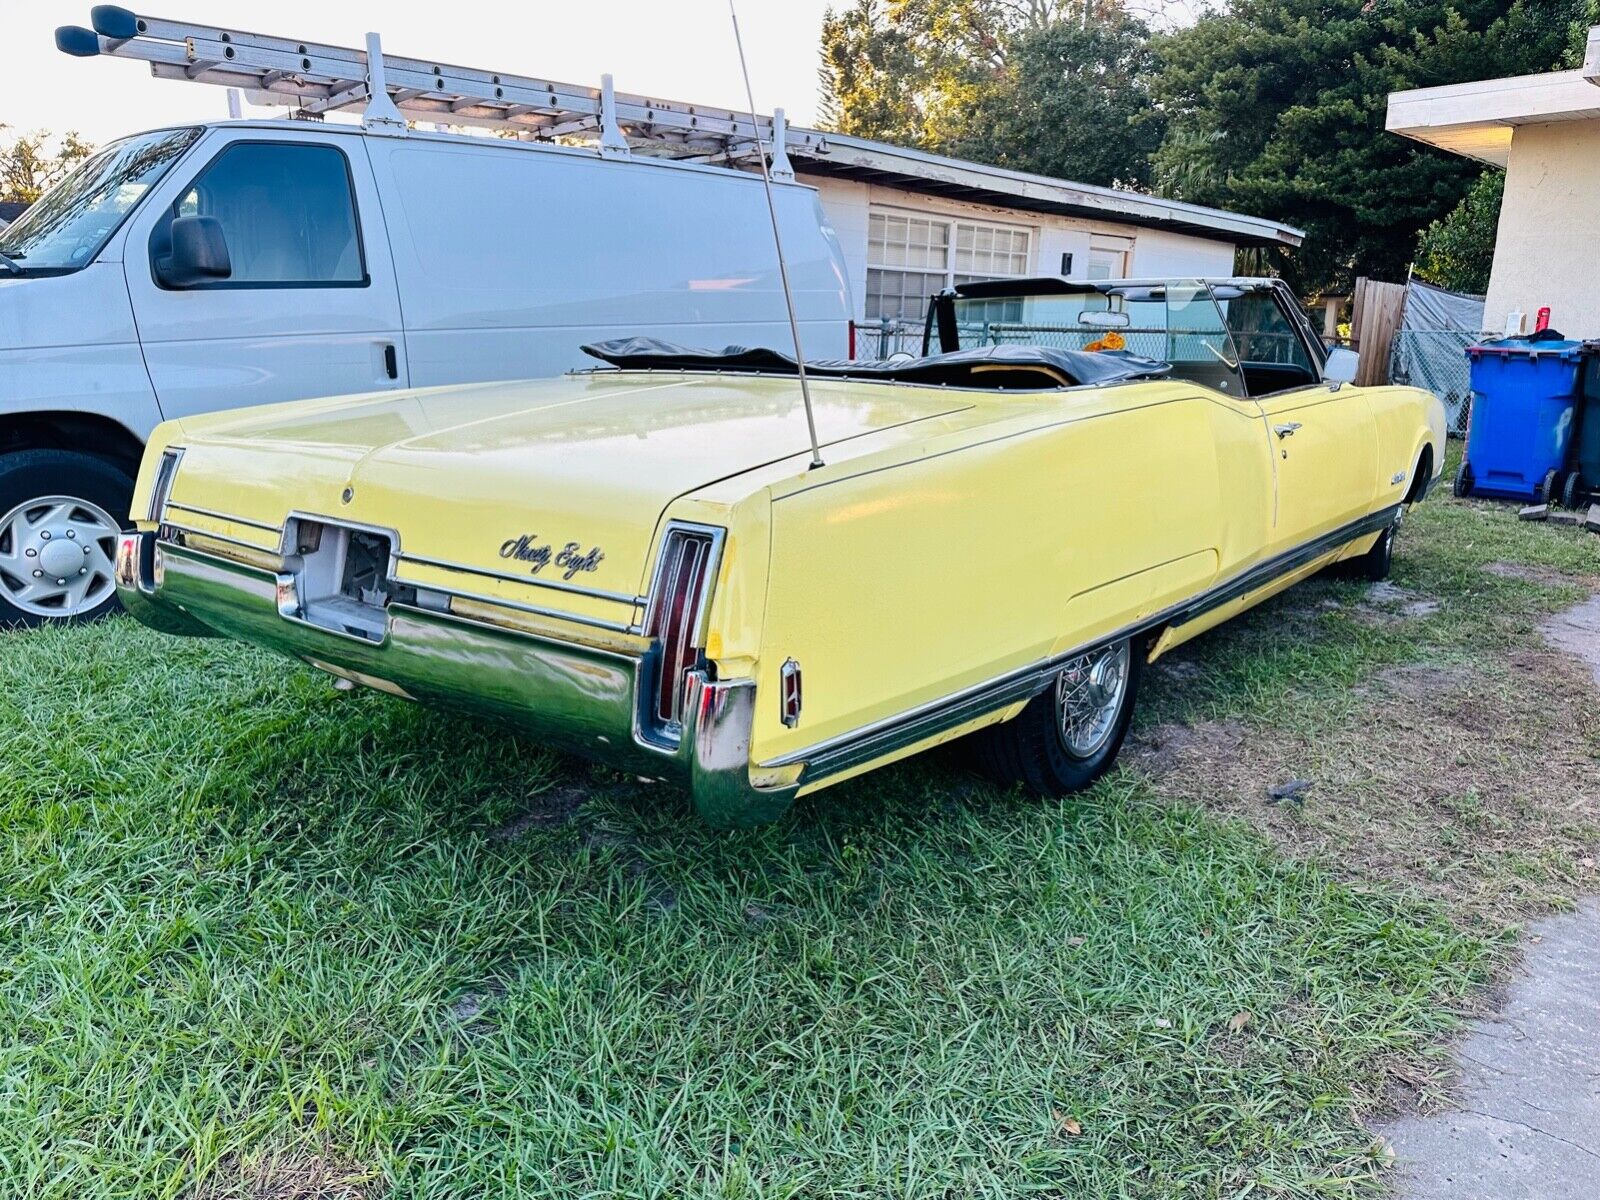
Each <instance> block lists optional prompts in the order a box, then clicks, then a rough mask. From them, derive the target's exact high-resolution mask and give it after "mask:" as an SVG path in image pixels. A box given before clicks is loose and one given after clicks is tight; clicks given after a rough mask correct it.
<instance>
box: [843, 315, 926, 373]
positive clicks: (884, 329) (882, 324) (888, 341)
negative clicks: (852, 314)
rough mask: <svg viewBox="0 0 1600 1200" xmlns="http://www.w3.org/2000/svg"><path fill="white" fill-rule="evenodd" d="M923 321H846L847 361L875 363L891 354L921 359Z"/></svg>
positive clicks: (888, 318)
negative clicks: (848, 340) (907, 355)
mask: <svg viewBox="0 0 1600 1200" xmlns="http://www.w3.org/2000/svg"><path fill="white" fill-rule="evenodd" d="M926 328H927V324H926V322H924V321H897V320H895V319H894V318H893V317H884V318H882V319H877V320H871V321H851V322H850V358H851V360H852V361H854V362H878V361H881V360H883V359H885V358H888V357H890V356H891V355H895V354H911V355H915V356H916V357H918V358H920V357H921V356H922V335H923V331H924V330H925V329H926Z"/></svg>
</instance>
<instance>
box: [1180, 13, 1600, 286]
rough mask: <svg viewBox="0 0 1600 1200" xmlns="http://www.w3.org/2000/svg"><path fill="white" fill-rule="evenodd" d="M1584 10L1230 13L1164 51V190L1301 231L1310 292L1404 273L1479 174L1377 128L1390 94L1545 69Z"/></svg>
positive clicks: (1300, 256) (1300, 265)
mask: <svg viewBox="0 0 1600 1200" xmlns="http://www.w3.org/2000/svg"><path fill="white" fill-rule="evenodd" d="M1587 9H1588V0H1510V2H1507V0H1405V2H1403V3H1402V2H1401V0H1232V3H1231V4H1230V5H1228V7H1227V8H1226V9H1225V10H1223V11H1220V12H1218V13H1216V14H1214V15H1210V16H1206V17H1202V18H1201V19H1200V20H1199V21H1197V22H1196V23H1195V24H1194V25H1193V26H1191V27H1190V28H1187V29H1183V30H1179V31H1177V32H1175V33H1173V34H1171V35H1169V36H1167V37H1165V38H1163V39H1161V41H1160V43H1159V45H1158V47H1157V49H1158V53H1159V55H1160V58H1161V67H1160V70H1159V72H1158V74H1157V77H1156V81H1155V84H1154V90H1155V93H1156V96H1157V98H1158V99H1159V101H1160V102H1161V103H1162V104H1163V105H1164V106H1165V107H1166V108H1167V110H1168V116H1169V120H1170V122H1171V124H1170V128H1169V132H1168V135H1167V139H1166V142H1165V143H1164V144H1163V146H1162V148H1161V150H1160V151H1159V152H1158V153H1157V155H1156V167H1157V177H1158V181H1159V183H1160V185H1161V187H1162V189H1163V190H1165V191H1167V192H1169V193H1170V194H1173V195H1176V196H1179V197H1181V198H1182V199H1185V200H1190V201H1194V202H1196V203H1200V204H1211V205H1217V206H1220V207H1226V208H1233V209H1238V210H1241V211H1244V212H1249V213H1253V214H1255V215H1258V216H1264V217H1270V218H1273V219H1275V220H1281V221H1286V222H1288V223H1290V224H1292V225H1296V226H1299V227H1300V228H1303V229H1304V230H1305V231H1306V233H1307V238H1306V244H1305V246H1304V247H1302V248H1301V250H1300V251H1298V252H1297V253H1296V254H1295V255H1294V256H1293V259H1292V260H1290V261H1287V262H1285V263H1284V264H1283V265H1284V267H1285V268H1286V270H1285V273H1286V274H1287V275H1289V276H1290V277H1291V278H1292V279H1294V280H1295V282H1296V283H1297V284H1298V285H1299V287H1300V289H1301V290H1302V291H1305V292H1316V291H1322V290H1330V291H1344V290H1347V289H1348V288H1349V287H1350V285H1351V282H1352V280H1353V279H1354V277H1355V276H1356V275H1358V274H1360V275H1370V276H1376V277H1378V278H1388V279H1395V278H1399V277H1400V276H1402V275H1403V274H1404V273H1405V269H1406V266H1407V264H1408V263H1409V261H1410V259H1411V254H1412V250H1413V247H1414V246H1415V244H1416V235H1417V231H1418V230H1420V229H1422V228H1425V227H1426V226H1427V225H1428V224H1429V223H1430V222H1432V221H1435V220H1438V219H1440V218H1442V217H1444V216H1445V215H1446V214H1447V213H1448V212H1450V210H1451V209H1452V208H1454V207H1455V206H1456V204H1457V203H1458V202H1459V201H1460V200H1461V198H1462V197H1463V195H1465V193H1466V191H1467V189H1468V188H1469V187H1470V185H1471V183H1472V180H1473V179H1474V178H1475V174H1476V173H1475V171H1474V169H1473V167H1472V166H1471V164H1470V163H1468V162H1466V161H1465V160H1462V159H1459V158H1454V157H1452V156H1449V155H1446V154H1442V153H1439V152H1437V151H1433V150H1430V149H1427V148H1425V147H1422V146H1420V145H1417V144H1415V143H1412V142H1409V141H1406V140H1404V139H1402V138H1398V137H1396V136H1394V135H1393V134H1390V133H1387V132H1386V131H1385V129H1384V117H1385V114H1386V111H1387V105H1388V96H1389V93H1390V92H1392V91H1396V90H1402V89H1406V88H1418V87H1431V86H1435V85H1439V84H1448V83H1456V82H1460V81H1463V80H1469V79H1485V78H1491V77H1494V76H1499V75H1514V74H1520V73H1525V72H1535V71H1543V70H1547V69H1549V68H1551V67H1553V66H1556V65H1558V64H1559V63H1560V62H1561V61H1562V59H1563V56H1564V54H1566V53H1567V51H1568V47H1569V44H1570V37H1571V30H1572V26H1573V23H1574V22H1575V21H1579V20H1581V19H1583V17H1584V15H1585V14H1586V12H1587Z"/></svg>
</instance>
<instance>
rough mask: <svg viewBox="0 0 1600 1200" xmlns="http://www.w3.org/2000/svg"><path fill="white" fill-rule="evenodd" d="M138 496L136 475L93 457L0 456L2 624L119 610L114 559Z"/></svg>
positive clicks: (62, 453) (56, 453) (66, 453)
mask: <svg viewBox="0 0 1600 1200" xmlns="http://www.w3.org/2000/svg"><path fill="white" fill-rule="evenodd" d="M132 499H133V480H132V479H130V478H128V476H127V475H126V474H125V473H124V472H123V471H122V470H121V469H120V468H118V467H116V466H114V465H113V464H111V463H109V462H107V461H106V460H105V459H103V458H97V457H95V456H94V455H92V454H79V453H77V452H75V451H71V450H21V451H18V452H17V453H15V454H6V455H0V628H4V627H14V626H31V625H42V624H44V623H46V622H48V621H92V620H95V619H96V618H98V617H103V616H105V615H106V614H107V613H109V612H112V611H113V610H115V609H116V607H117V593H116V587H115V585H114V583H113V579H112V564H113V562H115V560H116V553H117V534H118V533H119V532H121V530H122V527H123V525H124V518H125V517H126V516H127V513H128V507H129V504H130V503H131V501H132Z"/></svg>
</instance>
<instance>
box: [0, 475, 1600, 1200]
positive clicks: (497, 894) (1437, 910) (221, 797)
mask: <svg viewBox="0 0 1600 1200" xmlns="http://www.w3.org/2000/svg"><path fill="white" fill-rule="evenodd" d="M1597 555H1600V539H1595V538H1593V537H1590V536H1587V535H1583V534H1580V533H1578V532H1576V531H1572V530H1557V529H1548V528H1530V527H1528V526H1525V525H1518V524H1517V523H1516V522H1515V521H1514V519H1513V517H1512V513H1511V511H1510V510H1508V509H1506V508H1503V507H1499V506H1491V505H1482V504H1461V503H1458V502H1454V501H1451V500H1449V499H1434V500H1430V501H1429V502H1428V503H1427V504H1426V505H1424V506H1422V507H1421V508H1419V509H1418V510H1417V511H1416V512H1415V513H1414V514H1413V515H1412V518H1411V519H1410V521H1409V522H1408V524H1407V526H1406V529H1405V531H1404V533H1403V535H1402V540H1401V546H1400V552H1399V557H1398V559H1397V567H1396V577H1397V582H1398V584H1399V585H1400V586H1401V587H1402V588H1403V589H1405V591H1404V592H1403V593H1401V594H1400V595H1399V596H1398V597H1396V596H1389V597H1386V598H1377V599H1375V598H1373V597H1371V596H1370V595H1369V594H1368V593H1367V591H1366V590H1365V588H1364V587H1363V586H1361V585H1358V584H1354V583H1341V582H1322V581H1316V582H1313V583H1311V584H1308V585H1305V586H1302V587H1301V588H1298V589H1296V590H1295V591H1294V592H1292V593H1290V594H1289V595H1287V596H1285V597H1283V598H1281V599H1279V600H1278V601H1275V602H1274V603H1272V604H1270V605H1268V606H1266V607H1265V608H1264V609H1263V610H1261V611H1258V612H1257V613H1255V614H1252V615H1250V616H1249V617H1247V618H1244V619H1242V620H1240V621H1238V622H1235V623H1234V624H1233V625H1232V626H1230V627H1228V628H1227V629H1225V630H1223V631H1219V632H1218V633H1217V634H1215V635H1212V636H1209V637H1207V638H1204V639H1202V640H1201V641H1200V642H1199V643H1198V644H1196V645H1195V646H1193V647H1191V648H1187V649H1185V650H1184V651H1182V652H1180V653H1179V654H1178V655H1176V656H1174V660H1173V663H1172V664H1170V665H1168V666H1167V667H1164V668H1162V669H1159V670H1156V671H1153V672H1151V673H1150V675H1148V676H1147V689H1148V690H1147V692H1146V694H1145V698H1144V705H1143V711H1142V716H1141V721H1140V727H1139V730H1138V734H1137V742H1138V744H1137V745H1136V746H1134V747H1132V748H1131V749H1130V753H1129V756H1128V763H1129V765H1128V766H1127V767H1126V768H1125V769H1123V770H1121V771H1119V772H1118V773H1116V774H1114V775H1113V776H1111V777H1109V778H1108V779H1106V780H1104V781H1103V782H1102V783H1101V784H1100V785H1098V786H1097V787H1096V788H1095V789H1094V790H1092V791H1091V792H1089V793H1088V794H1086V795H1084V796H1082V797H1079V798H1076V799H1074V800H1073V801H1071V802H1068V803H1059V804H1057V803H1040V802H1038V801H1035V800H1031V799H1028V798H1025V797H1023V796H1021V795H1020V794H1012V793H1006V792H1002V791H999V790H996V789H995V788H993V787H991V786H989V785H987V784H985V783H982V782H980V781H979V780H978V779H977V778H975V777H973V776H972V775H970V774H968V773H966V772H965V770H964V769H963V767H962V765H961V762H960V760H959V758H957V757H956V756H955V755H953V754H941V755H934V756H931V757H928V758H926V759H923V760H919V761H915V762H912V763H909V764H907V765H904V766H902V767H899V768H895V769H891V770H888V771H885V772H880V773H878V774H875V775H872V776H868V777H866V778H864V779H861V780H859V781H856V782H854V783H851V784H848V785H844V786H842V787H839V788H836V789H834V790H832V791H829V792H827V793H825V794H824V795H822V796H820V797H817V798H816V799H814V800H811V801H806V802H802V803H800V804H799V805H797V806H796V808H795V810H794V811H793V813H792V814H791V815H790V816H789V817H788V818H787V819H785V820H784V821H783V822H781V823H780V824H778V825H776V826H773V827H770V828H766V829H762V830H758V831H753V832H747V833H737V834H719V833H714V832H711V831H709V830H707V829H705V828H703V827H702V826H700V825H699V824H697V823H696V822H695V821H694V820H693V819H692V817H691V816H690V814H689V812H688V809H687V806H686V804H685V802H684V800H683V798H682V797H681V796H680V795H678V794H677V793H675V792H674V791H672V790H671V789H668V788H665V787H651V786H646V785H641V784H638V783H636V782H634V781H632V780H629V779H627V778H624V777H620V776H617V775H614V774H610V773H606V772H601V771H597V770H595V769H592V768H590V767H589V766H587V765H585V764H583V763H580V762H576V761H574V760H571V759H567V758H563V757H559V756H557V755H554V754H551V753H549V752H547V751H545V750H543V749H541V748H540V747H539V746H538V745H536V744H534V743H533V742H530V741H527V740H523V739H519V738H517V737H515V736H512V735H510V734H508V733H506V732H504V731H501V730H497V729H494V728H485V727H483V726H481V725H478V724H475V723H472V722H470V721H466V720H462V719H459V718H455V717H449V716H444V715H441V714H439V713H436V712H431V711H427V710H424V709H420V708H417V707H414V706H411V705H407V704H405V703H403V702H400V701H397V700H392V699H390V698H387V697H384V696H380V695H375V694H344V693H338V692H335V691H334V690H333V689H332V688H330V687H329V685H328V682H327V681H326V680H325V679H324V678H322V677H319V676H318V675H316V674H315V673H314V672H312V671H310V670H308V669H304V668H300V667H296V666H292V665H290V664H288V663H286V662H283V661H279V660H277V659H274V658H272V657H269V656H267V655H264V654H260V653H256V652H254V651H251V650H247V649H242V648H240V647H236V646H231V645H228V644H226V643H221V642H184V641H177V640H169V639H165V638H162V637H160V636H158V635H156V634H153V633H149V632H146V631H144V630H142V629H141V628H139V627H138V626H136V625H134V624H133V623H131V622H129V621H127V620H126V619H118V620H114V621H109V622H105V623H103V624H100V625H98V626H95V627H92V628H85V629H74V630H65V631H44V632H37V633H27V634H9V635H6V634H0V830H3V832H4V834H5V838H4V842H3V844H0V864H3V870H0V1025H3V1027H4V1029H5V1034H4V1035H3V1036H0V1196H5V1197H13V1196H15V1197H27V1198H29V1200H32V1198H36V1197H38V1198H43V1197H50V1198H57V1197H59V1198H61V1200H67V1198H71V1200H91V1198H102V1197H104V1198H110V1197H118V1198H129V1200H132V1198H135V1197H137V1198H140V1200H143V1198H147V1197H148V1198H155V1197H206V1198H208V1200H210V1198H220V1197H235V1196H237V1197H253V1198H258V1200H261V1198H272V1200H287V1198H290V1197H294V1198H309V1197H345V1198H360V1200H377V1198H379V1197H384V1198H398V1197H417V1198H421V1197H426V1198H428V1200H433V1198H435V1197H458V1196H459V1197H463V1198H465V1197H472V1198H474V1200H476V1198H479V1197H502V1196H504V1197H511V1196H517V1197H522V1196H560V1197H580V1196H641V1197H643V1196H661V1197H679V1196H684V1197H688V1196H716V1197H730V1198H731V1197H778V1196H785V1197H787V1196H804V1197H815V1196H852V1197H884V1196H907V1197H910V1196H916V1197H954V1196H985V1197H1016V1196H1023V1195H1039V1196H1057V1197H1068V1196H1071V1197H1078V1196H1095V1197H1102V1196H1138V1197H1147V1196H1184V1197H1190V1196H1200V1197H1204V1196H1243V1195H1250V1194H1253V1195H1262V1196H1308V1197H1310V1196H1316V1197H1325V1196H1340V1195H1346V1194H1351V1193H1356V1194H1361V1193H1364V1192H1366V1191H1371V1190H1379V1189H1381V1188H1382V1186H1383V1174H1384V1173H1383V1167H1384V1164H1385V1161H1386V1157H1385V1152H1384V1148H1383V1147H1382V1145H1381V1144H1376V1143H1375V1142H1374V1140H1373V1138H1372V1136H1371V1135H1370V1134H1369V1133H1368V1132H1366V1130H1365V1129H1364V1126H1363V1124H1362V1117H1363V1116H1364V1115H1367V1114H1370V1113H1371V1112H1373V1111H1375V1110H1376V1109H1378V1108H1381V1107H1382V1106H1383V1105H1386V1104H1395V1103H1411V1102H1415V1101H1416V1100H1417V1099H1418V1098H1419V1097H1420V1098H1422V1099H1423V1100H1424V1101H1427V1100H1428V1099H1429V1098H1430V1097H1434V1096H1436V1095H1437V1094H1438V1088H1439V1086H1440V1079H1441V1075H1440V1072H1441V1069H1442V1059H1441V1055H1440V1048H1441V1045H1442V1039H1443V1038H1444V1036H1445V1035H1447V1034H1448V1032H1449V1031H1450V1030H1451V1029H1452V1028H1453V1027H1454V1025H1455V1023H1456V1022H1457V1021H1458V1020H1459V1017H1460V1014H1462V1013H1463V1012H1466V1011H1470V1010H1471V1009H1472V1008H1473V1007H1474V1006H1475V1005H1477V1004H1479V1003H1481V998H1482V996H1483V994H1484V991H1483V989H1484V987H1485V985H1486V984H1487V983H1488V982H1490V981H1491V980H1492V979H1493V978H1494V976H1495V974H1496V973H1497V972H1498V971H1501V970H1503V969H1504V967H1505V965H1506V964H1507V962H1508V960H1509V956H1510V954H1511V953H1512V949H1513V947H1514V943H1515V934H1514V930H1515V927H1516V926H1517V924H1518V923H1519V922H1520V921H1522V920H1523V919H1524V918H1525V917H1526V916H1527V915H1528V914H1530V913H1532V912H1535V911H1540V910H1542V909H1545V908H1548V907H1550V906H1554V905H1560V904H1561V903H1563V902H1564V901H1565V899H1566V898H1568V897H1570V896H1572V895H1575V894H1577V893H1579V892H1581V891H1584V890H1600V889H1596V888H1594V887H1593V886H1592V883H1591V874H1590V873H1591V872H1592V868H1593V865H1594V857H1593V856H1594V855H1595V853H1596V844H1597V841H1600V838H1597V828H1600V799H1597V797H1596V796H1595V794H1594V791H1593V788H1594V784H1593V783H1592V780H1593V778H1594V776H1595V773H1596V772H1595V767H1596V761H1597V757H1600V712H1597V706H1596V704H1595V702H1594V699H1593V691H1592V685H1591V686H1589V687H1585V686H1584V685H1585V683H1586V682H1587V676H1586V675H1584V674H1583V673H1582V672H1581V671H1580V670H1579V669H1578V668H1576V667H1574V666H1573V665H1572V664H1570V663H1568V662H1567V661H1566V660H1564V659H1562V658H1561V657H1560V656H1557V655H1554V654H1551V653H1550V652H1548V651H1546V650H1544V649H1543V648H1542V645H1541V643H1540V641H1539V639H1538V637H1537V633H1536V626H1537V623H1538V621H1539V619H1540V618H1541V616H1542V615H1543V614H1545V613H1548V612H1550V611H1553V610H1554V609H1557V608H1559V607H1562V606H1564V605H1567V604H1570V603H1572V602H1573V601H1574V600H1576V599H1578V598H1580V597H1582V596H1583V595H1585V594H1586V593H1587V592H1588V591H1589V590H1592V589H1593V588H1595V587H1597V586H1600V557H1597ZM1430 603H1431V604H1433V605H1434V607H1430ZM1550 689H1557V694H1555V695H1552V694H1550ZM1557 738H1559V741H1560V749H1559V751H1556V750H1554V749H1552V748H1551V743H1553V742H1554V741H1555V740H1556V739H1557ZM1219 747H1220V748H1221V749H1220V750H1219ZM1519 747H1521V749H1519ZM1290 775H1295V776H1297V777H1303V778H1305V779H1307V780H1308V781H1310V782H1311V784H1312V787H1311V789H1310V790H1309V791H1308V792H1306V794H1305V795H1304V797H1303V798H1302V801H1301V802H1300V803H1299V804H1295V803H1293V802H1286V803H1282V804H1268V803H1266V796H1265V788H1266V787H1267V786H1270V785H1271V784H1273V783H1279V782H1283V781H1284V779H1285V778H1287V777H1289V776H1290ZM1585 864H1587V865H1585Z"/></svg>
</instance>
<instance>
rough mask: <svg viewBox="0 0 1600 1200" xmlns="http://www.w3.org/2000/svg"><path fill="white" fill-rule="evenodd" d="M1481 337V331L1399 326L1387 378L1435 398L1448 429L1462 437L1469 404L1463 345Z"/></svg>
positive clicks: (1468, 387)
mask: <svg viewBox="0 0 1600 1200" xmlns="http://www.w3.org/2000/svg"><path fill="white" fill-rule="evenodd" d="M1482 340H1483V335H1482V334H1479V333H1467V332H1464V331H1460V330H1453V329H1411V330H1407V329H1401V330H1400V332H1399V333H1397V334H1395V335H1394V346H1393V348H1392V350H1391V351H1390V356H1389V379H1390V380H1391V381H1392V382H1394V383H1403V384H1406V385H1408V386H1410V387H1419V388H1423V389H1425V390H1427V391H1430V392H1432V393H1433V394H1434V395H1435V396H1437V397H1439V399H1440V400H1442V401H1444V411H1445V419H1446V421H1447V423H1448V425H1447V427H1448V429H1449V431H1450V432H1451V433H1455V434H1461V435H1463V436H1465V434H1466V432H1467V413H1468V410H1469V409H1470V408H1471V406H1472V381H1471V372H1470V366H1471V364H1470V363H1469V362H1468V361H1467V347H1468V346H1471V345H1475V344H1476V343H1477V342H1480V341H1482Z"/></svg>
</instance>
